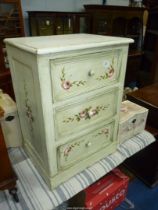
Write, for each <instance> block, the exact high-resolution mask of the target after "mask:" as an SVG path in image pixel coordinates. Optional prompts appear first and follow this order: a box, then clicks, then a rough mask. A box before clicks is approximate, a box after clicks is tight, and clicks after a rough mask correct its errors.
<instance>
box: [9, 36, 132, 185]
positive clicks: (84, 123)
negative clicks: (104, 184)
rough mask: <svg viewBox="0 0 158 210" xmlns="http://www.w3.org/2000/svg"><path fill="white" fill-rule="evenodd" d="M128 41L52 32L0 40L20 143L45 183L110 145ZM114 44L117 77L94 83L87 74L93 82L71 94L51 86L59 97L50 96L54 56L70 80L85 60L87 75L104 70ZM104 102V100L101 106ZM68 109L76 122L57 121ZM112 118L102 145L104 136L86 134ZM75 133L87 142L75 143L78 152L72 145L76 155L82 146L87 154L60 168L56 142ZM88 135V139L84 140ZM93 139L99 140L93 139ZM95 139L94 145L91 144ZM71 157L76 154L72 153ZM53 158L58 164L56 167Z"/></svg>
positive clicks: (54, 75) (87, 162)
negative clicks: (6, 57)
mask: <svg viewBox="0 0 158 210" xmlns="http://www.w3.org/2000/svg"><path fill="white" fill-rule="evenodd" d="M130 42H132V40H131V39H124V38H116V37H105V36H97V35H84V34H80V35H79V34H78V35H62V36H52V37H50V39H48V37H32V38H18V39H8V40H7V41H6V44H7V51H8V54H9V61H10V66H11V73H12V78H13V84H14V89H15V94H16V100H17V105H18V111H19V116H20V123H21V126H22V132H23V136H24V148H25V150H26V151H27V152H28V154H29V156H30V158H31V159H32V161H33V162H34V163H35V165H36V167H37V169H38V170H39V172H40V174H41V175H42V176H43V178H44V179H45V181H46V182H47V183H48V185H49V186H50V188H54V187H55V186H57V185H58V184H60V183H61V182H63V181H65V180H67V179H69V178H70V177H71V176H73V175H74V174H76V173H77V172H79V171H81V170H83V169H85V168H86V167H88V166H90V165H91V164H93V163H94V162H96V161H97V160H99V159H101V158H103V157H105V156H106V155H108V154H110V153H111V152H114V151H115V150H116V147H117V129H118V118H119V109H120V104H121V99H122V92H123V81H124V76H125V68H126V60H127V51H128V44H129V43H130ZM118 49H119V54H120V55H119V58H117V59H116V60H117V61H116V64H114V67H115V69H116V78H117V79H114V80H113V82H105V83H102V85H99V86H98V84H97V82H95V80H93V83H94V87H93V88H92V86H91V85H90V83H88V84H87V86H86V87H85V88H83V90H82V91H80V90H79V89H76V90H75V94H74V95H73V94H72V95H70V96H68V97H66V98H65V96H64V97H61V96H60V94H62V93H61V92H60V91H59V89H60V86H56V90H55V91H57V92H58V95H59V96H58V97H59V98H60V100H54V93H55V92H53V89H55V88H54V83H55V79H56V78H57V77H58V81H59V77H60V76H58V73H57V72H59V75H60V72H61V70H60V68H58V66H59V67H61V65H60V62H61V63H62V61H63V60H64V61H65V60H66V61H68V62H66V64H64V65H66V72H68V74H69V76H71V75H72V78H74V79H75V80H76V79H77V78H79V79H81V80H82V79H85V78H84V77H85V76H84V73H85V72H86V71H85V70H84V67H85V66H89V63H90V64H92V66H91V67H93V66H94V69H91V70H92V72H91V73H90V77H91V76H92V77H93V76H94V75H95V74H97V73H98V72H104V69H105V72H106V69H107V68H108V66H109V65H110V63H111V62H112V60H113V59H112V57H113V55H114V56H115V55H117V54H118ZM120 49H121V50H120ZM109 52H110V53H109ZM111 52H113V53H111ZM93 55H103V56H93ZM107 55H108V56H107ZM104 56H105V60H104V59H103V58H104ZM115 57H117V56H115ZM74 58H75V59H74ZM77 58H78V59H77ZM81 58H82V59H81ZM107 58H108V59H107ZM81 60H82V61H81ZM72 62H74V63H75V64H76V66H77V70H74V68H75V65H74V64H73V65H72ZM100 62H101V63H102V66H101V65H100ZM52 63H53V70H52V65H51V64H52ZM54 63H58V65H54ZM96 64H97V65H96ZM69 69H70V71H69ZM100 69H101V70H100ZM75 71H77V72H75ZM86 75H87V72H86ZM88 77H89V76H88ZM104 106H108V108H107V110H106V107H105V109H104ZM102 108H103V109H102ZM78 114H79V115H78ZM71 115H74V116H75V119H76V122H75V120H74V121H73V123H70V124H69V123H63V119H67V118H69V116H70V118H71V117H72V116H71ZM79 117H81V118H84V117H87V119H86V120H81V119H80V118H79ZM110 120H111V121H110ZM112 121H113V122H114V124H113V125H112V126H111V127H110V133H111V134H112V135H113V137H111V138H110V140H108V143H109V144H107V145H106V146H105V147H104V148H103V149H102V146H103V145H104V142H106V138H105V139H104V138H100V137H98V138H97V137H96V138H95V137H93V138H92V136H91V134H92V133H96V132H97V131H98V129H99V127H100V128H101V127H104V126H105V125H107V124H108V123H111V122H112ZM72 131H73V132H72ZM55 138H56V139H55ZM80 139H82V140H83V141H84V142H85V144H83V145H86V146H87V147H86V149H85V147H83V146H82V147H80V149H79V151H80V152H78V151H77V152H76V155H77V154H79V153H80V154H81V156H82V153H83V154H84V153H85V150H87V151H89V152H88V154H91V155H90V156H89V155H88V156H86V157H85V158H83V159H82V161H77V162H75V164H73V163H72V161H70V162H71V163H70V162H69V163H70V164H68V165H69V166H70V165H71V167H68V168H67V167H66V168H65V166H68V165H67V164H66V162H64V160H63V158H61V160H60V155H59V153H60V152H59V150H60V149H58V148H63V146H62V145H65V144H66V145H69V144H70V142H72V141H74V142H76V141H78V140H80ZM90 139H92V142H90V141H89V140H90ZM56 140H59V141H56ZM87 140H88V142H87ZM98 140H100V143H98V144H97V142H98ZM102 143H103V144H102ZM95 145H97V146H96V148H95ZM91 146H92V147H91ZM90 148H92V151H90ZM61 150H62V149H61ZM61 150H60V151H61ZM92 153H93V154H92ZM73 157H74V156H72V159H73ZM74 158H76V160H78V155H77V156H75V157H74ZM59 162H60V165H61V166H62V167H64V168H63V169H62V170H61V168H60V167H59Z"/></svg>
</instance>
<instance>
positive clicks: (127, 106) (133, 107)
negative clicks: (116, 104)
mask: <svg viewBox="0 0 158 210" xmlns="http://www.w3.org/2000/svg"><path fill="white" fill-rule="evenodd" d="M145 112H148V109H146V108H145V107H143V106H140V105H138V104H135V103H133V102H131V101H128V100H126V101H123V102H122V104H121V111H120V119H121V122H124V121H127V120H128V119H129V118H131V117H133V116H134V115H135V114H140V113H145Z"/></svg>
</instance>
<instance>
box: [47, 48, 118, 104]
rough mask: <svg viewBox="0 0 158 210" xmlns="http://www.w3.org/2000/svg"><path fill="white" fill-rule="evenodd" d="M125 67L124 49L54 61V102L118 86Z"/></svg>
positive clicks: (52, 74)
mask: <svg viewBox="0 0 158 210" xmlns="http://www.w3.org/2000/svg"><path fill="white" fill-rule="evenodd" d="M120 68H121V49H117V50H111V51H108V52H104V53H103V52H100V53H94V54H88V55H82V56H76V57H72V58H67V59H56V60H51V78H52V91H53V97H54V101H60V100H63V99H66V98H70V97H72V96H75V95H79V94H81V93H83V92H88V91H90V90H94V89H97V88H99V87H103V86H106V85H107V84H109V83H112V82H113V83H115V82H116V81H117V80H118V79H119V71H120Z"/></svg>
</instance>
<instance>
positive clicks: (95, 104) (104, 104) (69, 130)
mask: <svg viewBox="0 0 158 210" xmlns="http://www.w3.org/2000/svg"><path fill="white" fill-rule="evenodd" d="M118 91H119V89H118V88H113V89H112V90H110V91H108V92H106V93H105V91H102V92H100V93H99V94H97V95H95V96H94V95H93V96H91V97H86V98H82V99H81V100H80V101H77V102H76V103H72V104H71V105H67V106H63V107H58V108H56V110H55V122H56V123H55V126H56V128H55V130H56V139H58V140H59V139H60V138H65V136H67V135H72V134H76V133H77V132H82V130H83V129H86V128H88V127H90V126H92V125H94V126H95V125H97V123H100V122H101V121H103V120H106V119H108V118H110V117H113V116H114V115H115V114H116V112H117V103H118Z"/></svg>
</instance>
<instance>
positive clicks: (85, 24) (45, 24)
mask: <svg viewBox="0 0 158 210" xmlns="http://www.w3.org/2000/svg"><path fill="white" fill-rule="evenodd" d="M28 16H29V27H30V35H31V36H45V35H59V34H72V33H89V32H90V23H91V22H90V20H91V17H90V15H89V14H86V13H84V12H54V11H51V12H47V11H29V12H28Z"/></svg>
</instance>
